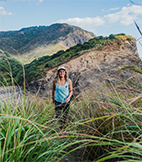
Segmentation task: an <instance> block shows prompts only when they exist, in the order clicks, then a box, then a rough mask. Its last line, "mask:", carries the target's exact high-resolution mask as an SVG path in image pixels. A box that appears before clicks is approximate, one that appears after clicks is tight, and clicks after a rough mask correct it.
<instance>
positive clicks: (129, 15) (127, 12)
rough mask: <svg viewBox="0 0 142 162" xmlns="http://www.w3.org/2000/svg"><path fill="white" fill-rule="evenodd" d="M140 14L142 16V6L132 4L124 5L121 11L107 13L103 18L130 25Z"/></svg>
mask: <svg viewBox="0 0 142 162" xmlns="http://www.w3.org/2000/svg"><path fill="white" fill-rule="evenodd" d="M139 16H142V6H136V5H132V6H128V7H123V8H122V9H121V10H120V11H119V12H116V13H113V14H109V15H105V16H104V18H103V19H104V20H105V21H108V22H109V23H115V22H118V23H121V24H122V25H130V24H132V23H133V21H134V20H135V19H138V17H139Z"/></svg>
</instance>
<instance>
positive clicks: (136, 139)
mask: <svg viewBox="0 0 142 162" xmlns="http://www.w3.org/2000/svg"><path fill="white" fill-rule="evenodd" d="M130 69H131V70H132V71H135V72H136V73H139V74H140V75H141V74H142V71H141V69H139V68H136V69H137V70H136V69H135V68H133V69H132V68H130ZM121 85H125V86H126V85H127V86H129V87H131V91H130V89H127V90H118V89H117V86H116V85H115V83H113V84H112V83H110V84H109V85H104V84H103V83H100V88H101V91H100V90H99V89H97V90H96V91H94V92H91V93H90V92H88V93H85V94H82V95H81V96H77V97H76V98H75V99H73V100H72V103H71V107H70V112H69V116H68V119H69V121H68V124H67V125H66V127H65V128H64V129H62V130H60V129H59V126H60V125H59V121H58V120H57V119H55V111H54V105H53V103H52V102H51V100H50V99H47V98H45V99H44V98H40V97H37V96H34V95H30V96H27V95H23V97H22V98H21V101H20V103H19V102H18V103H16V102H12V101H10V102H5V103H1V104H0V141H1V142H0V161H1V162H25V161H26V162H47V161H49V162H58V161H59V162H63V161H69V162H78V161H81V162H83V161H84V162H85V161H87V162H89V161H95V162H104V161H105V162H115V161H123V162H128V161H133V162H141V161H142V95H141V91H142V83H141V82H132V81H131V82H130V81H123V82H121ZM132 89H133V90H132ZM135 90H137V91H135ZM138 92H140V93H138ZM23 93H25V90H24V92H23ZM13 99H14V96H13Z"/></svg>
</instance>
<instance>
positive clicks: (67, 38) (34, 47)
mask: <svg viewBox="0 0 142 162" xmlns="http://www.w3.org/2000/svg"><path fill="white" fill-rule="evenodd" d="M93 37H95V34H93V33H92V32H88V31H86V30H83V29H81V28H79V27H76V26H71V25H68V24H65V23H64V24H59V23H56V24H52V25H50V26H39V27H37V26H35V27H28V28H22V29H20V30H18V31H8V32H0V49H1V50H3V51H6V52H8V53H10V54H12V55H15V56H19V58H20V57H21V56H22V57H23V58H25V60H26V58H27V60H30V61H31V60H33V59H34V58H38V57H40V56H44V55H48V54H50V55H51V54H54V53H56V52H57V51H59V50H66V49H68V48H70V47H71V46H74V45H76V44H78V43H81V44H83V43H84V42H86V41H88V40H89V39H91V38H93Z"/></svg>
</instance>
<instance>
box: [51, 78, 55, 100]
mask: <svg viewBox="0 0 142 162" xmlns="http://www.w3.org/2000/svg"><path fill="white" fill-rule="evenodd" d="M52 102H53V103H55V79H54V80H53V86H52Z"/></svg>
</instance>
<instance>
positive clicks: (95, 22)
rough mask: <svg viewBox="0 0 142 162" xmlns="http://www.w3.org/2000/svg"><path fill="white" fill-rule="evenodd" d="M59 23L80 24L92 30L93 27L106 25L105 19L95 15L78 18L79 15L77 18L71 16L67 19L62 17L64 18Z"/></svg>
mask: <svg viewBox="0 0 142 162" xmlns="http://www.w3.org/2000/svg"><path fill="white" fill-rule="evenodd" d="M58 23H67V24H72V25H76V26H80V27H82V28H85V29H87V30H91V29H92V27H95V26H96V27H97V26H100V25H104V23H105V21H104V20H103V19H102V18H100V17H94V18H90V17H85V18H78V17H76V18H69V19H66V20H63V19H62V20H59V21H58Z"/></svg>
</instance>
